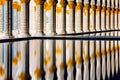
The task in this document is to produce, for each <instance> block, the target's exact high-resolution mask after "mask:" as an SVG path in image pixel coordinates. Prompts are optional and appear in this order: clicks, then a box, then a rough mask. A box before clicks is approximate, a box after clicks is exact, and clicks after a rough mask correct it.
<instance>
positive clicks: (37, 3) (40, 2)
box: [34, 0, 44, 5]
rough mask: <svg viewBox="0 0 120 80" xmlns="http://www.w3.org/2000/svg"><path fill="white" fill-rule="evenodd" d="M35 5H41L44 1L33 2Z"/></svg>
mask: <svg viewBox="0 0 120 80" xmlns="http://www.w3.org/2000/svg"><path fill="white" fill-rule="evenodd" d="M34 1H35V3H36V5H41V4H43V3H44V0H34Z"/></svg>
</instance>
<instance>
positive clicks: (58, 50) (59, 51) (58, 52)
mask: <svg viewBox="0 0 120 80" xmlns="http://www.w3.org/2000/svg"><path fill="white" fill-rule="evenodd" d="M61 53H62V50H61V48H60V47H59V46H57V48H56V54H61Z"/></svg>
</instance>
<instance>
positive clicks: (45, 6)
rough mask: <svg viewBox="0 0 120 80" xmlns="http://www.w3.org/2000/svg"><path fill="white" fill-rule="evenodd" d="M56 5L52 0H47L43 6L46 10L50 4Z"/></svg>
mask: <svg viewBox="0 0 120 80" xmlns="http://www.w3.org/2000/svg"><path fill="white" fill-rule="evenodd" d="M54 5H56V3H55V1H54V0H49V2H45V3H44V8H45V10H46V11H49V10H50V9H51V7H52V6H54Z"/></svg>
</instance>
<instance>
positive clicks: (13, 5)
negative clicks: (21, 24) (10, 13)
mask: <svg viewBox="0 0 120 80" xmlns="http://www.w3.org/2000/svg"><path fill="white" fill-rule="evenodd" d="M12 7H13V9H17V8H18V2H16V1H15V2H13V3H12Z"/></svg>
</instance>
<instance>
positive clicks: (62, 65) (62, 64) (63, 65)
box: [60, 62, 65, 70]
mask: <svg viewBox="0 0 120 80" xmlns="http://www.w3.org/2000/svg"><path fill="white" fill-rule="evenodd" d="M64 67H65V64H64V62H61V63H60V69H62V70H63V69H64Z"/></svg>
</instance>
